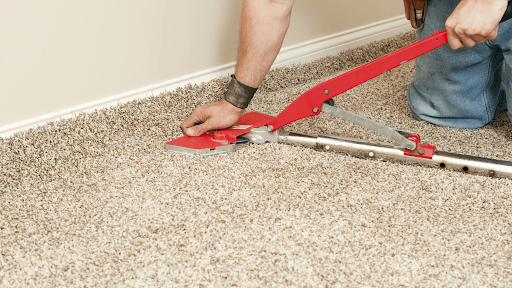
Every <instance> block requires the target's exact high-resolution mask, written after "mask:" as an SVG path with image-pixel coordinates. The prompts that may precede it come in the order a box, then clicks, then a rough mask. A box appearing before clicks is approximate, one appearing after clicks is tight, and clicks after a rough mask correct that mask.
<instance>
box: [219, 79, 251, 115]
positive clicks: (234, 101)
mask: <svg viewBox="0 0 512 288" xmlns="http://www.w3.org/2000/svg"><path fill="white" fill-rule="evenodd" d="M256 90H258V88H253V87H249V86H247V85H245V84H242V83H240V82H238V80H237V79H236V78H235V75H234V74H233V75H231V82H230V83H229V86H228V90H227V91H226V93H224V99H225V100H226V101H227V102H229V103H230V104H231V105H233V106H235V107H238V108H240V109H245V108H247V106H249V103H250V102H251V100H252V97H253V96H254V93H256Z"/></svg>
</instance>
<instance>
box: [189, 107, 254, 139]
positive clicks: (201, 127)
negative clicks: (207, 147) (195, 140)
mask: <svg viewBox="0 0 512 288" xmlns="http://www.w3.org/2000/svg"><path fill="white" fill-rule="evenodd" d="M244 114H245V109H240V108H238V107H235V106H233V105H232V104H230V103H229V102H227V101H226V100H224V99H222V100H220V101H217V102H213V103H210V104H206V105H202V106H199V107H197V108H196V109H195V110H194V112H192V113H191V114H190V115H189V116H188V117H187V119H185V120H184V121H183V123H181V129H182V130H183V133H185V135H188V136H199V135H203V134H204V133H206V132H208V131H210V130H216V129H224V128H229V127H231V126H233V124H235V123H236V121H238V119H239V118H240V117H242V116H243V115H244Z"/></svg>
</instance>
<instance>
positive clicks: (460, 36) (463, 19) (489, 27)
mask: <svg viewBox="0 0 512 288" xmlns="http://www.w3.org/2000/svg"><path fill="white" fill-rule="evenodd" d="M507 4H508V1H507V0H462V1H460V3H459V5H457V7H455V10H453V12H452V14H451V15H450V17H448V19H447V20H446V23H445V26H446V31H447V32H448V44H450V47H451V48H452V49H459V48H460V47H462V46H467V47H473V46H475V44H476V43H482V42H485V40H486V39H489V40H493V39H495V38H496V36H498V27H499V26H498V24H499V23H500V20H501V18H502V17H503V14H505V11H506V10H507Z"/></svg>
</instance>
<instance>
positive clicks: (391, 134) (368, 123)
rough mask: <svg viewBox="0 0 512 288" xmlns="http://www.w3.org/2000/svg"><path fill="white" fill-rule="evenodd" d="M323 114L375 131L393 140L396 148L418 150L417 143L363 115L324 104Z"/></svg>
mask: <svg viewBox="0 0 512 288" xmlns="http://www.w3.org/2000/svg"><path fill="white" fill-rule="evenodd" d="M322 112H325V113H328V114H331V115H333V116H336V117H339V118H341V119H345V120H347V121H350V122H352V123H354V124H357V125H359V126H362V127H364V128H366V129H369V130H372V131H375V132H377V133H379V134H381V135H384V136H386V137H388V138H391V139H393V140H394V141H395V142H397V143H398V146H397V147H396V148H402V149H403V148H407V149H409V150H415V149H416V142H414V141H411V140H409V139H407V138H406V137H404V136H403V135H402V134H400V133H399V132H397V131H396V130H395V129H393V128H391V127H388V126H386V125H384V124H382V123H379V122H376V121H373V120H371V119H368V118H366V117H363V116H361V115H358V114H355V113H352V112H350V111H348V110H346V109H344V108H342V107H337V106H331V105H328V104H325V103H324V104H322ZM411 134H412V133H411ZM407 136H409V135H407Z"/></svg>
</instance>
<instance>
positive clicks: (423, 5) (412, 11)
mask: <svg viewBox="0 0 512 288" xmlns="http://www.w3.org/2000/svg"><path fill="white" fill-rule="evenodd" d="M427 2H428V0H404V9H405V18H407V20H409V21H411V26H412V28H414V29H421V28H423V24H424V23H425V16H426V15H427ZM416 10H422V11H423V19H422V20H421V23H420V26H417V25H416Z"/></svg>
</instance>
